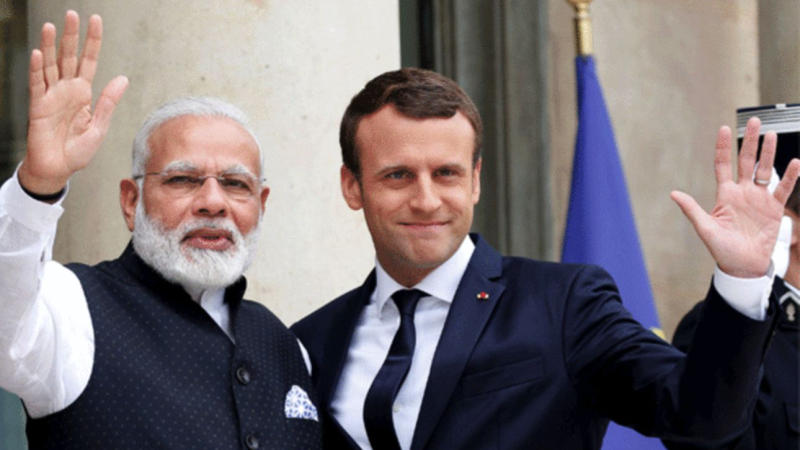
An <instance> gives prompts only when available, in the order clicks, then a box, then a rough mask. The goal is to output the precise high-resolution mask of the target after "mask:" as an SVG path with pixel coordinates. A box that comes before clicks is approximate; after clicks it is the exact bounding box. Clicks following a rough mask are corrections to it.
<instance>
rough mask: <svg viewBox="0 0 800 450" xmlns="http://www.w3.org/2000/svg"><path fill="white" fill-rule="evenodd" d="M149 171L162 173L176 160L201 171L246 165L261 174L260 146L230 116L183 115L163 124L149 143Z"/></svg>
mask: <svg viewBox="0 0 800 450" xmlns="http://www.w3.org/2000/svg"><path fill="white" fill-rule="evenodd" d="M148 145H149V147H150V158H149V159H148V161H147V170H148V171H159V170H162V169H163V168H164V166H166V165H167V164H169V163H171V162H174V161H185V162H189V163H191V164H192V165H194V166H196V167H197V168H198V169H201V170H211V171H220V170H225V169H226V168H229V167H232V166H234V165H237V164H238V165H244V166H245V167H247V168H248V169H250V170H252V171H253V173H256V174H257V173H260V169H261V167H260V161H259V152H258V145H257V144H256V142H255V141H254V140H253V137H252V136H251V135H250V133H248V132H247V130H245V129H244V128H243V127H242V126H241V125H239V124H238V123H237V122H236V121H234V120H233V119H229V118H227V117H216V116H211V117H205V116H181V117H176V118H174V119H170V120H168V121H166V122H164V123H163V124H161V125H160V126H159V127H158V128H157V129H156V130H155V131H154V132H153V133H152V134H151V135H150V138H149V140H148Z"/></svg>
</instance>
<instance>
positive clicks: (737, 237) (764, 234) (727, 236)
mask: <svg viewBox="0 0 800 450" xmlns="http://www.w3.org/2000/svg"><path fill="white" fill-rule="evenodd" d="M760 126H761V121H759V120H758V118H755V117H754V118H751V119H750V120H749V121H748V122H747V128H746V131H745V136H744V141H743V143H742V149H741V152H740V154H739V167H738V178H739V179H738V181H734V179H733V173H732V167H731V145H732V138H731V130H730V128H728V127H722V128H720V130H719V134H718V136H717V147H716V157H715V159H714V167H715V175H716V179H717V199H716V205H714V209H713V210H712V211H711V213H710V214H708V213H706V212H705V211H704V210H703V208H701V207H700V206H699V205H698V204H697V202H696V201H695V200H694V199H693V198H692V197H691V196H689V195H687V194H685V193H683V192H678V191H674V192H672V194H671V197H672V199H673V200H674V201H675V202H676V203H677V204H678V206H680V208H681V210H683V213H684V214H685V215H686V217H687V218H689V221H691V222H692V225H693V226H694V229H695V231H696V232H697V234H698V235H699V236H700V239H701V240H702V241H703V243H704V244H705V245H706V247H707V248H708V250H709V251H710V252H711V255H712V256H713V257H714V259H715V260H716V262H717V265H718V266H719V268H720V269H722V271H724V272H725V273H727V274H728V275H732V276H736V277H742V278H755V277H760V276H764V275H765V274H766V273H767V270H768V269H769V263H770V255H771V254H772V249H773V248H774V247H775V240H776V239H777V237H778V229H779V228H780V223H781V217H782V216H783V209H784V205H785V204H786V200H787V199H788V197H789V194H790V193H791V192H792V189H793V188H794V184H795V181H796V180H797V177H798V174H800V160H798V159H797V158H795V159H793V160H792V161H791V163H790V164H789V166H788V167H787V168H786V172H785V173H784V176H783V179H782V180H781V181H780V183H778V186H777V188H776V189H775V192H774V193H772V194H771V193H770V192H769V191H768V190H767V184H768V182H769V179H770V175H771V173H772V164H773V161H774V159H775V145H776V141H777V136H776V135H775V133H774V132H768V133H766V134H765V135H764V143H763V145H762V146H761V157H760V160H759V162H758V170H757V171H756V174H755V177H753V169H754V167H755V161H756V153H757V149H758V130H759V128H760Z"/></svg>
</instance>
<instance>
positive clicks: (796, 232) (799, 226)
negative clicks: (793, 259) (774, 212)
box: [784, 208, 800, 247]
mask: <svg viewBox="0 0 800 450" xmlns="http://www.w3.org/2000/svg"><path fill="white" fill-rule="evenodd" d="M784 214H786V215H787V216H789V217H790V218H791V219H792V240H791V242H790V244H789V245H790V246H791V247H796V246H797V245H798V244H800V217H798V216H797V214H795V213H794V211H792V210H791V209H788V208H786V209H785V210H784Z"/></svg>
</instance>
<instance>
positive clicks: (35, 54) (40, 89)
mask: <svg viewBox="0 0 800 450" xmlns="http://www.w3.org/2000/svg"><path fill="white" fill-rule="evenodd" d="M43 65H44V62H43V56H42V52H41V51H40V50H39V49H38V48H37V49H35V50H33V51H32V52H31V64H30V70H29V72H28V91H29V92H30V96H31V103H33V102H35V101H36V100H38V99H40V98H41V97H42V96H44V93H45V92H46V91H47V86H46V85H45V84H44V72H43V71H42V67H43Z"/></svg>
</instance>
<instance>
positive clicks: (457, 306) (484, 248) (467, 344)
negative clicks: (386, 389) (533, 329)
mask: <svg viewBox="0 0 800 450" xmlns="http://www.w3.org/2000/svg"><path fill="white" fill-rule="evenodd" d="M501 273H502V257H501V256H500V254H498V253H497V252H496V251H494V249H492V248H491V247H489V245H488V244H486V243H485V242H484V241H483V240H482V239H481V238H480V237H477V236H476V242H475V251H474V252H473V254H472V258H471V259H470V262H469V265H468V266H467V270H466V271H465V272H464V276H463V277H462V278H461V283H460V284H459V286H458V290H457V291H456V295H455V298H454V299H453V304H452V305H451V306H450V312H449V313H448V315H447V320H446V321H445V324H444V329H443V330H442V336H441V337H440V338H439V344H438V345H437V346H436V352H435V353H434V356H433V364H432V366H431V372H430V375H429V376H428V383H427V385H426V387H425V395H424V396H423V399H422V406H421V407H420V411H419V416H418V417H417V424H416V428H415V430H414V438H413V440H412V443H411V448H412V449H421V448H423V447H425V445H426V444H427V442H428V440H429V439H430V437H431V434H432V433H433V430H434V429H435V428H436V425H437V424H438V422H439V419H440V418H441V415H442V413H443V412H444V410H445V407H446V406H447V404H448V402H449V401H450V397H452V395H453V392H454V391H455V389H456V386H457V385H458V382H459V380H460V379H461V374H462V373H463V371H464V367H465V366H466V364H467V361H468V360H469V356H470V354H471V353H472V349H473V348H474V347H475V344H476V343H477V342H478V338H479V337H480V335H481V334H482V332H483V329H484V327H485V326H486V323H487V321H488V320H489V317H490V316H491V314H492V311H493V310H494V308H495V305H497V302H498V301H499V300H500V296H501V295H502V293H503V291H504V290H505V286H504V285H502V284H500V283H497V282H495V281H492V280H493V279H496V278H498V277H499V276H500V275H501ZM484 294H486V295H484ZM483 297H485V298H483Z"/></svg>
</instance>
